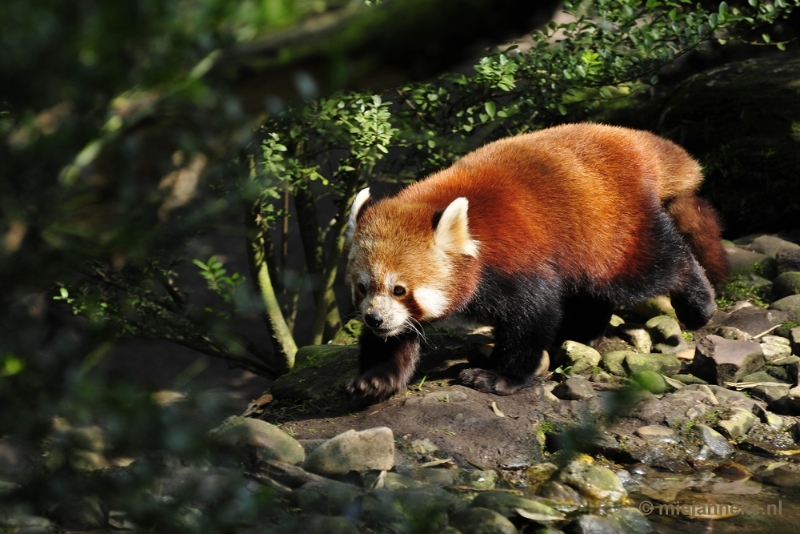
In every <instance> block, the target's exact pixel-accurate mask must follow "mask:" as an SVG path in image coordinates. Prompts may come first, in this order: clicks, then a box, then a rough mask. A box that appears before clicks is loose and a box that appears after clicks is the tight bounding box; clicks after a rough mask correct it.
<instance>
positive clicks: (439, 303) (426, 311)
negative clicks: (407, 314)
mask: <svg viewBox="0 0 800 534" xmlns="http://www.w3.org/2000/svg"><path fill="white" fill-rule="evenodd" d="M414 300H416V301H417V304H419V307H420V308H422V312H423V316H422V318H423V319H436V318H438V317H441V316H442V315H444V312H445V311H447V308H448V306H449V304H450V303H449V302H448V299H447V296H446V295H445V294H444V293H443V292H442V291H439V290H438V289H433V288H431V287H418V288H417V289H415V290H414Z"/></svg>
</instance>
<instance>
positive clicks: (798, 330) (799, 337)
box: [789, 326, 800, 356]
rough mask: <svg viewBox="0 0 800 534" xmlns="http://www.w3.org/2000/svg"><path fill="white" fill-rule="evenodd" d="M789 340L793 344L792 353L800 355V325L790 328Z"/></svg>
mask: <svg viewBox="0 0 800 534" xmlns="http://www.w3.org/2000/svg"><path fill="white" fill-rule="evenodd" d="M789 341H790V342H791V344H792V354H794V355H796V356H800V326H796V327H794V328H792V329H791V330H789Z"/></svg>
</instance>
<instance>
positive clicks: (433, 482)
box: [386, 468, 458, 487]
mask: <svg viewBox="0 0 800 534" xmlns="http://www.w3.org/2000/svg"><path fill="white" fill-rule="evenodd" d="M457 471H458V470H457V469H445V468H426V469H417V470H416V471H414V478H415V479H416V480H419V481H420V482H422V483H423V484H425V485H426V486H441V487H445V486H452V485H453V484H455V481H456V476H457V475H458V473H457ZM390 474H391V473H386V475H387V476H389V475H390Z"/></svg>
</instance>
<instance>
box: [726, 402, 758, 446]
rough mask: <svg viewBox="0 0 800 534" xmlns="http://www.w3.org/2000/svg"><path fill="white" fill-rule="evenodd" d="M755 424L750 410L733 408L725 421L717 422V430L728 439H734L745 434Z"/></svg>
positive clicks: (754, 417) (754, 418)
mask: <svg viewBox="0 0 800 534" xmlns="http://www.w3.org/2000/svg"><path fill="white" fill-rule="evenodd" d="M754 424H756V416H755V415H753V412H752V410H746V409H744V408H734V409H733V410H731V414H730V415H729V416H728V417H726V418H725V419H721V420H719V421H718V422H717V428H718V429H719V430H720V431H721V432H722V433H723V434H724V435H726V436H727V437H728V438H731V439H736V438H738V437H741V436H744V435H745V434H747V433H748V432H749V431H750V429H751V428H753V425H754Z"/></svg>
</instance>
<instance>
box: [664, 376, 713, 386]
mask: <svg viewBox="0 0 800 534" xmlns="http://www.w3.org/2000/svg"><path fill="white" fill-rule="evenodd" d="M670 378H671V379H673V380H677V381H678V382H682V383H684V384H686V385H687V386H688V385H691V384H708V382H706V381H705V380H703V379H702V378H698V377H696V376H694V375H692V374H688V373H686V374H679V375H671V376H670Z"/></svg>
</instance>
